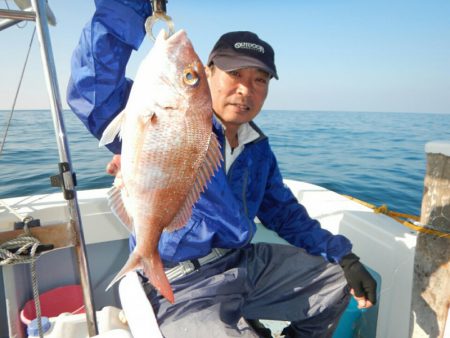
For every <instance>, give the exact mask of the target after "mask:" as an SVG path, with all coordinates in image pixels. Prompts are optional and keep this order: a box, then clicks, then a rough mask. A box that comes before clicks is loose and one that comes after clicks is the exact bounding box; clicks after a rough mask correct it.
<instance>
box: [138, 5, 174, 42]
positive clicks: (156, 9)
mask: <svg viewBox="0 0 450 338" xmlns="http://www.w3.org/2000/svg"><path fill="white" fill-rule="evenodd" d="M151 1H152V10H153V13H152V15H151V16H149V17H148V18H147V20H145V31H146V32H147V34H148V36H149V37H150V39H152V40H153V41H155V40H156V39H155V36H154V35H153V32H152V28H153V25H154V24H155V22H156V21H158V20H161V21H164V22H165V23H166V24H167V27H168V29H169V33H168V34H167V32H166V37H169V36H171V35H172V34H173V33H175V27H174V24H173V21H172V18H171V17H170V16H168V15H167V14H166V2H167V0H151Z"/></svg>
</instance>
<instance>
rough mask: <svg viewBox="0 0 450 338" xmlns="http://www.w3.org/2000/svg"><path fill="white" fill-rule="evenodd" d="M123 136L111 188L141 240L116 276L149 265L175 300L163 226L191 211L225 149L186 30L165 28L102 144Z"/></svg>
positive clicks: (116, 208) (114, 204) (114, 203)
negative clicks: (162, 245)
mask: <svg viewBox="0 0 450 338" xmlns="http://www.w3.org/2000/svg"><path fill="white" fill-rule="evenodd" d="M116 135H120V137H121V139H122V156H121V172H120V173H118V174H117V176H116V180H115V182H114V187H113V188H112V190H111V192H110V195H109V202H110V205H111V208H112V210H113V212H114V213H115V214H116V216H117V217H119V219H120V220H121V221H122V223H124V224H125V225H126V226H127V227H128V228H129V229H130V231H134V233H135V235H136V247H135V249H134V251H133V252H132V253H131V255H130V257H129V259H128V261H127V262H126V264H125V265H124V267H123V268H122V270H121V271H120V272H119V273H118V275H117V276H116V277H115V278H114V280H113V281H112V283H111V284H110V285H112V284H114V283H115V282H116V281H117V280H118V279H120V278H121V277H122V276H124V275H125V274H126V273H127V272H129V271H132V270H135V269H143V271H144V274H145V275H146V276H147V277H148V278H149V281H150V283H151V284H152V285H153V286H154V287H155V288H156V289H157V290H158V291H159V292H160V293H161V294H162V295H163V296H164V297H165V298H166V299H168V300H169V301H170V302H172V303H173V302H174V295H173V291H172V288H171V287H170V284H169V282H168V280H167V277H166V275H165V273H164V269H163V265H162V262H161V258H160V256H159V253H158V242H159V239H160V236H161V232H162V231H172V230H175V229H178V228H180V227H182V226H183V225H184V224H185V223H186V222H187V220H188V219H189V218H190V216H191V213H192V206H193V205H194V203H195V202H196V201H197V200H198V198H199V195H200V193H201V192H202V191H203V189H204V187H205V185H206V183H207V181H208V180H209V179H210V178H211V176H212V175H213V174H214V171H215V170H217V168H218V167H219V165H220V162H221V159H222V156H221V152H220V146H219V144H218V142H217V139H216V137H215V134H214V133H213V132H212V104H211V95H210V92H209V87H208V83H207V80H206V75H205V70H204V67H203V65H202V63H201V62H200V59H199V57H198V56H197V54H196V53H195V51H194V48H193V47H192V44H191V42H190V41H189V39H188V38H187V36H186V33H185V32H184V31H182V30H181V31H178V32H177V33H175V34H174V35H172V36H170V37H169V38H166V37H165V34H164V32H163V31H162V32H161V33H160V34H159V35H158V37H157V39H156V41H155V44H154V46H153V48H152V49H151V50H150V52H149V54H148V55H147V56H146V57H145V59H144V60H143V61H142V63H141V65H140V67H139V70H138V73H137V75H136V78H135V81H134V85H133V87H132V89H131V93H130V97H129V100H128V103H127V105H126V107H125V109H124V110H123V111H122V112H121V113H120V114H119V115H118V116H117V117H116V118H115V119H114V120H113V121H112V122H111V124H110V125H109V126H108V127H107V129H106V130H105V132H104V133H103V137H102V139H101V141H100V144H102V145H104V144H108V143H110V142H112V140H113V139H114V137H115V136H116Z"/></svg>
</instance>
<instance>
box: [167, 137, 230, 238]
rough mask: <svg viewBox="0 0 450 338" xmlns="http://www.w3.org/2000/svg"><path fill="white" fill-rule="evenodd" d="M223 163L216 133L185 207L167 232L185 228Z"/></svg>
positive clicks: (211, 138)
mask: <svg viewBox="0 0 450 338" xmlns="http://www.w3.org/2000/svg"><path fill="white" fill-rule="evenodd" d="M221 161H222V153H221V152H220V144H219V142H218V141H217V137H216V135H215V134H214V133H211V136H210V140H209V145H208V150H207V151H206V156H205V158H204V160H203V162H202V163H201V164H200V166H199V169H198V173H197V178H196V180H195V182H194V185H193V186H192V189H191V191H190V192H189V194H188V196H187V197H186V200H185V202H184V205H183V206H182V207H181V208H180V210H179V211H178V212H177V214H176V215H175V217H174V218H173V220H172V222H171V223H170V225H169V226H168V227H167V228H166V230H167V231H174V230H177V229H179V228H181V227H182V226H184V225H185V224H186V223H187V221H188V220H189V218H190V217H191V215H192V206H193V205H194V204H195V202H197V201H198V199H199V198H200V194H201V193H202V192H203V191H204V190H205V186H206V184H207V183H208V181H209V180H210V178H211V177H212V176H213V175H214V172H215V171H217V169H218V168H219V166H220V162H221Z"/></svg>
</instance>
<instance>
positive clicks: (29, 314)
mask: <svg viewBox="0 0 450 338" xmlns="http://www.w3.org/2000/svg"><path fill="white" fill-rule="evenodd" d="M39 300H40V302H41V315H42V316H43V317H49V318H50V317H57V316H59V315H60V314H61V313H65V312H69V313H71V314H78V313H84V312H85V311H84V303H83V291H82V289H81V286H80V285H67V286H62V287H59V288H56V289H52V290H49V291H47V292H44V293H42V294H41V295H39ZM35 318H36V308H35V306H34V299H30V300H29V301H28V302H26V303H25V306H24V307H23V309H22V311H20V320H21V321H22V323H24V324H25V325H28V324H30V322H31V321H32V320H33V319H35Z"/></svg>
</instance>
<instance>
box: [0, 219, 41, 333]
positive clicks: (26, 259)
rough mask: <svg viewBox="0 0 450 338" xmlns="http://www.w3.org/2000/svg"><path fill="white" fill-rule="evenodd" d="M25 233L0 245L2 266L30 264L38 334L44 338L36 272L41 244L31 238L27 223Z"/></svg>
mask: <svg viewBox="0 0 450 338" xmlns="http://www.w3.org/2000/svg"><path fill="white" fill-rule="evenodd" d="M24 231H25V233H24V234H23V235H20V236H19V237H17V238H14V239H11V240H9V241H6V242H5V243H2V244H0V266H3V265H8V264H19V263H29V264H30V272H31V283H32V288H33V300H34V307H35V309H36V318H37V325H38V332H39V337H41V338H42V337H44V333H43V331H42V320H41V302H40V299H39V286H38V280H37V272H36V260H37V256H36V250H37V248H38V247H39V245H40V244H41V242H40V241H39V240H38V239H37V238H35V237H33V236H31V233H30V230H29V229H28V227H27V226H26V223H25V227H24ZM17 248H18V249H17ZM16 249H17V250H16ZM11 250H15V252H12V251H11ZM28 252H29V254H28Z"/></svg>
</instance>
